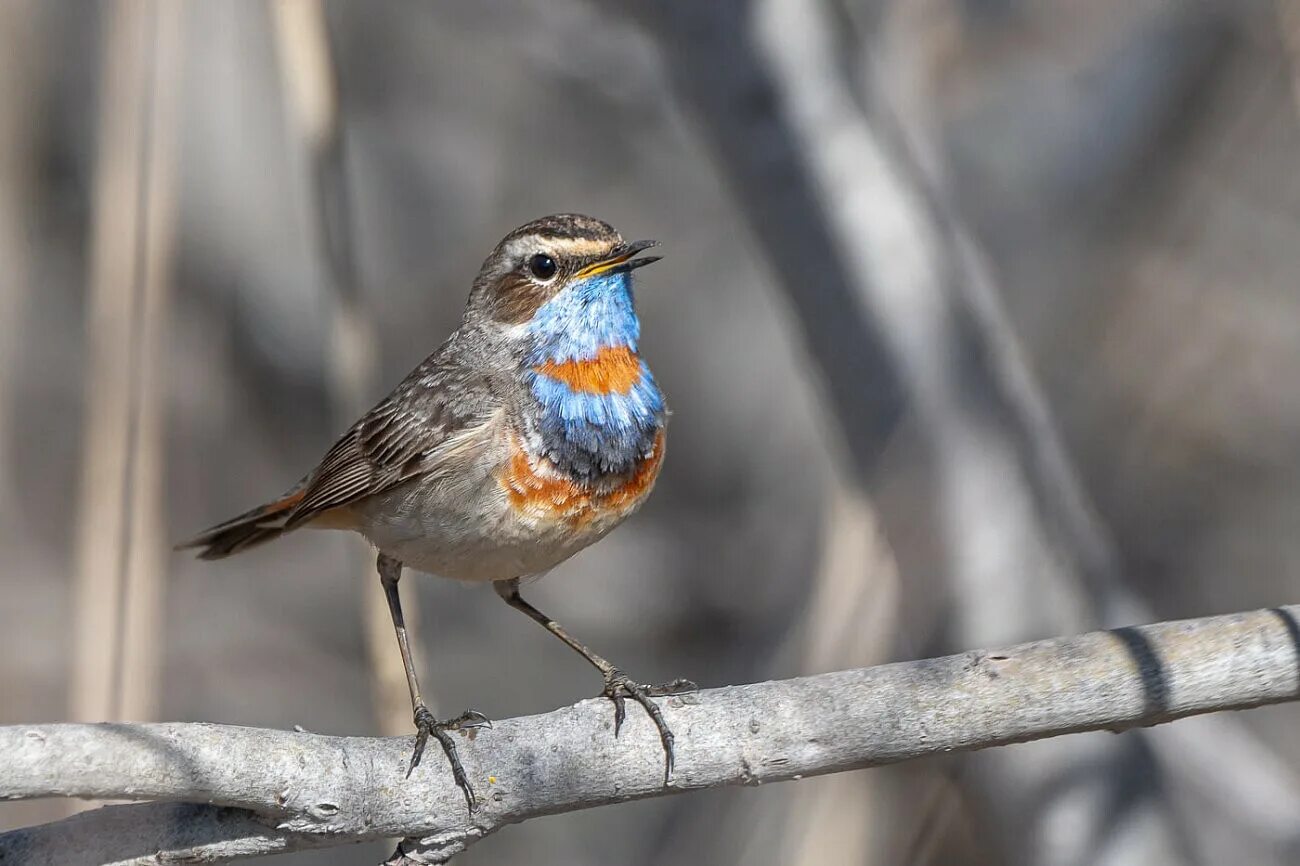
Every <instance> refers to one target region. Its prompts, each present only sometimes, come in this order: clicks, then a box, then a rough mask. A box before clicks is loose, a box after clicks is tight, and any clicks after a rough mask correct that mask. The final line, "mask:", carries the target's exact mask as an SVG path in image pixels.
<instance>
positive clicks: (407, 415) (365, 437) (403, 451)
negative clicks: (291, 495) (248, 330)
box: [284, 356, 501, 530]
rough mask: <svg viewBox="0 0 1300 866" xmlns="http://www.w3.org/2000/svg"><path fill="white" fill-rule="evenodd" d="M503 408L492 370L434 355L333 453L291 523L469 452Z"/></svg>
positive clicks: (487, 437)
mask: <svg viewBox="0 0 1300 866" xmlns="http://www.w3.org/2000/svg"><path fill="white" fill-rule="evenodd" d="M500 415H501V401H500V400H499V399H498V398H497V397H496V396H495V394H494V392H493V389H492V388H491V387H490V385H489V382H488V381H487V379H486V378H485V377H483V376H482V375H481V374H475V373H473V372H471V371H469V370H466V369H460V368H448V367H444V366H440V365H439V364H438V363H437V362H436V356H435V358H431V359H430V360H429V361H426V362H425V363H424V364H423V365H421V366H420V367H418V368H417V369H416V370H415V371H414V372H412V373H411V375H410V376H408V377H407V378H406V380H405V381H404V382H402V384H400V385H398V386H397V389H396V390H395V391H393V393H392V394H391V395H389V396H388V397H387V398H385V399H384V401H383V402H381V403H380V404H379V405H378V406H376V407H375V408H374V409H371V410H370V411H369V412H367V413H366V414H365V416H364V417H362V419H361V420H360V421H358V422H357V423H356V424H354V425H353V426H352V429H350V430H348V432H347V433H345V434H343V436H342V438H340V439H339V441H338V442H336V443H335V444H334V447H333V448H331V449H330V450H329V452H328V453H326V455H325V458H324V459H323V460H322V461H321V464H320V466H318V467H317V468H316V471H314V472H313V473H312V474H311V475H310V476H308V477H307V479H306V480H305V482H304V484H303V486H302V488H301V489H302V498H301V499H300V500H299V501H298V502H297V503H296V504H295V505H294V506H293V510H292V511H290V512H289V515H288V519H287V520H286V522H285V524H284V528H285V529H286V530H288V529H292V528H294V527H295V526H301V525H302V524H304V523H306V522H308V521H310V520H312V519H313V518H316V517H319V516H320V515H322V514H323V513H324V512H326V511H329V510H331V509H333V508H338V507H340V506H344V505H348V504H349V503H352V502H355V501H357V500H359V499H363V498H365V497H367V496H373V495H374V494H376V493H380V492H383V491H386V490H391V489H392V488H394V487H397V486H398V485H400V484H403V483H405V482H407V481H410V480H412V479H414V478H417V477H421V476H424V475H427V474H430V473H434V472H437V471H440V470H441V469H442V468H444V467H445V466H447V465H448V464H449V463H450V462H451V461H453V460H455V459H456V458H467V457H468V456H469V454H470V453H471V452H473V451H474V450H476V449H477V448H480V447H483V446H485V445H486V444H487V443H488V442H490V441H491V429H492V426H493V424H494V422H495V419H497V418H498V417H499V416H500Z"/></svg>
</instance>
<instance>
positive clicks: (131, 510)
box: [69, 0, 185, 721]
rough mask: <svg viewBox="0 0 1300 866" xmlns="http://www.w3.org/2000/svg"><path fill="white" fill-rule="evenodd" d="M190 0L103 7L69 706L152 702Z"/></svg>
mask: <svg viewBox="0 0 1300 866" xmlns="http://www.w3.org/2000/svg"><path fill="white" fill-rule="evenodd" d="M184 9H185V7H184V5H183V4H174V3H153V2H146V0H119V2H115V3H113V4H112V5H111V6H107V7H105V10H104V11H105V22H106V24H105V26H106V36H105V49H104V53H103V60H102V71H101V85H100V87H101V89H100V92H99V121H98V132H97V134H98V139H97V145H96V154H95V167H94V172H95V179H94V205H93V207H94V211H93V218H92V240H91V257H90V273H89V291H90V299H89V315H88V320H87V334H86V339H87V341H88V350H87V367H86V423H85V428H84V442H83V451H82V478H81V491H80V514H79V518H78V525H77V539H76V544H77V572H76V587H75V593H74V597H73V603H74V605H75V610H74V615H73V617H72V622H73V628H72V635H73V640H74V641H75V651H74V653H75V654H74V657H73V675H72V677H71V684H72V685H71V691H70V693H69V716H70V718H72V719H77V720H86V721H102V720H111V719H149V718H152V717H153V716H154V715H155V712H156V708H157V679H158V669H159V651H160V642H161V637H162V635H161V622H162V617H161V615H162V594H163V586H162V576H163V573H164V565H165V555H166V550H167V544H166V533H165V531H164V527H165V521H164V516H163V503H162V475H161V473H162V468H163V440H164V435H163V434H164V429H163V424H164V417H165V414H164V411H163V396H164V385H165V383H164V381H163V372H164V371H165V370H166V369H167V364H166V363H165V362H164V358H165V354H166V335H167V333H168V327H167V314H168V281H169V278H170V270H171V265H172V258H173V253H174V245H175V244H174V241H175V203H176V195H175V193H176V189H175V182H176V161H177V140H176V130H177V128H178V124H177V112H178V109H179V98H178V97H179V89H180V81H181V78H182V76H181V68H182V63H183V47H182V34H183V23H184V22H183V16H184Z"/></svg>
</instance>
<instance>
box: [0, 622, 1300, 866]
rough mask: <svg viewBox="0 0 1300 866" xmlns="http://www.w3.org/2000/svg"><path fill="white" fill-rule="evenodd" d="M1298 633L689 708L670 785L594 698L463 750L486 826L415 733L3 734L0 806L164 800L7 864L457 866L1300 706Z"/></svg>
mask: <svg viewBox="0 0 1300 866" xmlns="http://www.w3.org/2000/svg"><path fill="white" fill-rule="evenodd" d="M1297 617H1300V606H1292V607H1284V608H1275V609H1272V610H1266V611H1255V612H1252V613H1242V614H1232V615H1228V616H1218V617H1210V618H1206V619H1200V620H1188V621H1185V622H1172V623H1161V624H1158V625H1151V626H1144V627H1131V628H1121V629H1115V630H1113V631H1105V632H1093V633H1091V634H1086V635H1083V636H1081V637H1071V638H1058V639H1054V640H1048V641H1039V642H1035V643H1029V644H1022V645H1020V646H1016V647H1012V648H1010V649H1005V650H997V651H986V652H979V651H977V652H968V653H963V654H960V655H954V656H948V657H945V658H939V659H929V660H925V661H915V662H903V663H898V664H890V665H883V666H880V667H873V668H866V669H861V670H853V671H840V672H837V673H829V674H821V675H818V676H813V677H805V678H801V679H794V680H785V681H780V682H768V683H760V684H757V685H748V686H735V687H729V688H722V689H711V690H708V691H704V692H700V693H699V694H697V695H687V696H682V697H677V698H670V699H668V700H667V701H666V705H665V708H664V710H665V715H666V716H667V717H668V721H669V723H670V724H671V725H672V726H673V729H674V730H675V731H677V732H678V734H679V737H678V741H677V756H678V762H677V772H676V775H675V777H674V779H673V782H672V784H671V786H669V787H665V786H664V785H663V778H662V773H663V764H662V761H663V755H662V752H661V751H660V745H659V741H658V737H657V735H656V734H655V731H654V728H653V726H652V725H651V724H650V723H649V721H648V720H647V719H646V718H645V717H644V714H631V713H630V714H629V716H628V723H627V725H626V727H625V728H624V733H623V734H622V736H621V737H620V739H619V740H618V741H615V739H614V737H613V735H612V732H611V721H612V712H611V710H610V707H609V705H608V703H607V702H606V701H604V700H588V701H583V702H582V703H579V704H576V705H574V706H571V707H566V708H563V709H560V710H556V711H555V712H552V713H548V714H546V715H542V716H530V717H525V718H518V719H510V720H507V721H503V722H500V723H498V724H497V726H496V727H495V728H494V729H492V730H490V731H485V732H483V733H482V734H481V735H480V737H479V738H478V740H477V741H476V742H472V743H471V742H466V743H464V744H463V746H462V748H461V754H462V758H463V759H464V762H465V766H466V770H467V771H468V772H469V774H470V778H471V779H472V780H473V783H474V784H475V785H476V786H477V787H478V788H479V790H480V793H481V794H482V799H483V801H484V804H483V807H482V809H481V810H480V811H479V812H478V813H476V814H474V815H472V816H471V815H469V814H467V813H466V811H465V808H464V800H463V799H462V797H461V795H460V792H459V791H458V790H457V789H456V787H455V785H454V784H452V782H451V776H450V774H449V773H446V772H443V771H442V770H443V768H442V767H441V766H440V765H439V764H437V763H435V764H434V765H432V766H431V767H429V768H423V769H421V770H420V771H418V772H416V773H415V775H414V776H412V777H411V778H410V779H406V778H405V769H406V759H407V753H408V751H409V743H408V742H407V739H406V738H382V739H372V738H359V737H330V736H324V735H319V734H312V733H295V732H289V731H273V730H263V729H255V728H238V727H228V726H221V725H206V724H151V725H124V724H103V725H73V724H58V725H35V726H32V725H19V726H10V727H4V728H0V755H3V756H4V760H3V761H0V799H8V800H17V799H30V798H36V797H50V796H63V797H89V798H104V799H138V800H156V801H165V802H158V803H151V804H148V805H134V806H110V807H106V808H103V809H100V810H98V811H96V812H91V813H87V814H85V815H80V816H77V817H76V818H71V819H67V820H64V821H59V822H55V823H52V824H46V825H43V826H40V827H33V828H28V829H25V830H18V831H14V832H10V833H6V834H3V835H0V863H6V864H7V863H19V862H21V863H23V864H31V866H41V864H59V866H76V864H106V863H158V862H177V859H180V860H183V861H184V862H222V861H227V860H233V859H237V858H240V857H248V856H253V855H256V854H266V853H274V852H283V851H291V850H297V849H301V848H307V847H319V846H325V845H340V844H345V843H349V842H360V841H365V840H371V839H378V838H383V837H391V836H401V837H413V839H412V840H411V843H410V845H411V848H410V851H409V852H405V853H404V852H399V853H398V854H397V855H395V859H394V862H408V863H410V862H445V861H446V859H448V858H449V857H450V856H451V855H453V854H455V853H457V852H459V851H461V850H464V848H466V847H467V846H469V845H470V844H472V843H473V842H475V841H477V840H478V839H480V838H482V837H483V836H486V835H488V834H489V833H492V832H494V831H496V830H498V829H500V828H501V827H504V826H506V825H508V824H513V823H518V822H520V821H525V820H528V819H529V818H534V817H538V816H540V815H548V814H555V813H559V812H570V811H575V810H578V809H587V808H592V807H594V806H600V805H605V804H609V803H620V802H625V801H629V800H636V799H641V798H645V797H655V796H661V795H664V794H669V793H677V792H680V791H686V790H691V789H696V788H714V787H721V786H723V785H758V784H761V783H765V782H779V781H785V780H789V779H800V778H803V777H805V776H812V775H819V774H823V773H835V772H841V771H844V770H852V769H858V768H861V767H871V766H878V765H882V764H890V763H895V762H898V761H905V760H910V759H913V758H920V757H924V756H927V755H934V754H937V753H941V752H951V751H959V750H973V749H982V748H987V747H989V746H997V745H1004V744H1007V743H1015V742H1022V741H1026V740H1033V739H1039V738H1043V737H1052V736H1058V735H1061V734H1068V733H1074V732H1080V731H1091V730H1122V729H1125V728H1129V727H1133V726H1138V725H1154V724H1159V723H1162V722H1167V721H1171V720H1173V719H1178V718H1182V717H1184V716H1190V715H1195V714H1198V713H1206V712H1213V711H1217V710H1228V709H1245V708H1248V707H1256V706H1261V705H1264V704H1271V703H1278V702H1281V701H1288V700H1294V699H1296V698H1297V697H1300V624H1298V622H1300V620H1298V619H1297ZM170 801H184V802H185V803H194V804H203V805H176V804H175V803H174V802H170ZM415 839H418V840H419V841H418V843H417V842H415V841H414V840H415ZM406 854H409V859H408V857H407V856H406Z"/></svg>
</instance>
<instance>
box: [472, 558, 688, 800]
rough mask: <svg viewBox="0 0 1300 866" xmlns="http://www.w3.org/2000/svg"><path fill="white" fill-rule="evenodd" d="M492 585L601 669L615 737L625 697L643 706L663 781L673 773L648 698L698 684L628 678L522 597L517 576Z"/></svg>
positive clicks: (663, 725)
mask: <svg viewBox="0 0 1300 866" xmlns="http://www.w3.org/2000/svg"><path fill="white" fill-rule="evenodd" d="M492 588H493V589H495V590H496V591H497V595H499V596H501V597H502V598H503V599H505V602H506V604H508V605H510V606H511V607H513V608H515V609H516V610H520V611H523V612H524V613H525V614H527V615H528V616H529V618H530V619H533V620H535V621H536V622H537V623H539V624H540V625H541V626H542V627H543V628H544V629H546V630H547V631H549V632H550V633H551V634H553V635H555V636H556V637H558V638H559V639H560V640H562V641H564V643H565V644H566V645H567V646H568V647H569V648H570V649H572V650H573V651H574V652H576V653H577V654H578V655H580V656H582V657H583V658H584V659H586V660H587V661H588V662H590V663H591V665H592V666H593V667H595V668H596V670H598V671H600V673H601V675H602V676H604V678H605V688H604V690H603V691H602V692H601V694H602V695H603V696H604V697H607V698H609V699H610V700H611V701H613V702H614V736H615V737H617V736H618V732H619V730H620V729H621V728H622V727H623V721H624V719H625V718H626V717H627V709H626V707H625V704H624V702H625V700H626V699H627V698H631V699H632V700H634V701H636V702H637V703H638V704H640V705H641V706H642V707H643V708H645V711H646V713H647V714H649V716H650V719H651V721H653V722H654V724H655V727H656V728H658V729H659V741H660V742H661V743H663V747H664V784H665V785H667V784H668V782H669V780H670V779H671V778H672V775H673V739H674V738H673V732H672V731H671V730H670V729H669V728H668V724H667V722H665V721H664V714H663V711H662V710H660V709H659V705H658V704H656V703H655V702H654V701H652V700H651V698H654V697H664V696H666V695H675V694H680V693H682V692H690V691H695V690H696V689H698V688H699V686H697V685H696V684H695V683H693V682H691V681H690V680H683V679H678V680H673V681H672V682H671V683H668V684H666V685H662V686H644V685H641V684H640V683H637V682H635V681H633V680H631V679H629V678H628V676H627V674H625V673H623V672H622V671H621V670H619V669H618V668H616V667H615V666H614V665H612V664H610V662H608V661H606V660H605V659H604V658H602V657H601V656H599V655H597V654H596V653H594V652H592V651H591V650H590V649H589V648H588V647H587V646H586V645H585V644H583V643H581V642H579V641H578V640H577V639H576V638H574V637H573V636H572V635H570V634H569V633H568V632H567V631H565V630H564V628H563V626H561V625H560V624H559V623H557V622H556V621H555V620H553V619H551V618H550V617H549V616H547V615H546V614H544V613H542V612H541V611H540V610H538V609H537V608H535V607H533V606H532V605H531V604H529V603H528V602H527V601H524V598H523V596H521V595H520V594H519V579H518V578H515V579H513V580H498V581H493V583H492Z"/></svg>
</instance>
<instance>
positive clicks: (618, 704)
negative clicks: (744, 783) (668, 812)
mask: <svg viewBox="0 0 1300 866" xmlns="http://www.w3.org/2000/svg"><path fill="white" fill-rule="evenodd" d="M698 689H699V686H697V685H696V684H695V683H693V682H691V681H690V680H685V679H676V680H673V681H672V682H671V683H668V684H666V685H662V686H643V685H641V684H640V683H638V682H635V681H634V680H632V679H629V678H628V676H627V674H625V673H623V672H622V671H620V670H618V669H617V668H613V669H611V670H610V671H609V672H608V673H607V674H606V675H605V690H604V691H603V692H602V694H603V695H604V696H605V697H607V698H609V699H610V700H611V701H613V702H614V736H615V737H617V736H618V734H619V731H620V730H621V729H622V727H623V722H624V720H625V719H626V718H627V708H626V704H625V702H626V699H627V698H631V699H632V700H634V701H636V702H637V703H638V704H640V705H641V706H642V707H643V708H644V709H645V711H646V713H647V715H649V716H650V720H651V721H652V722H654V724H655V727H656V728H657V729H658V730H659V741H660V742H661V743H662V744H663V748H664V784H665V785H667V784H668V783H669V781H671V780H672V775H673V762H674V754H673V741H674V740H675V739H676V738H675V737H674V736H673V732H672V730H671V729H670V728H669V727H668V723H667V722H665V721H664V714H663V710H661V709H659V705H658V704H656V703H655V702H654V701H652V700H651V698H653V697H665V696H668V695H676V694H681V693H682V692H689V691H696V690H698Z"/></svg>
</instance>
